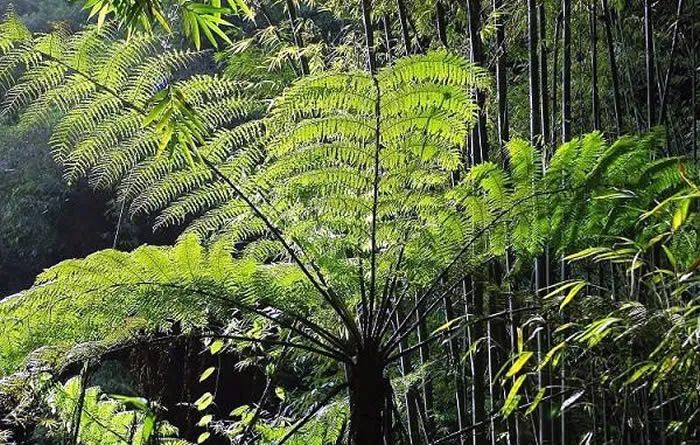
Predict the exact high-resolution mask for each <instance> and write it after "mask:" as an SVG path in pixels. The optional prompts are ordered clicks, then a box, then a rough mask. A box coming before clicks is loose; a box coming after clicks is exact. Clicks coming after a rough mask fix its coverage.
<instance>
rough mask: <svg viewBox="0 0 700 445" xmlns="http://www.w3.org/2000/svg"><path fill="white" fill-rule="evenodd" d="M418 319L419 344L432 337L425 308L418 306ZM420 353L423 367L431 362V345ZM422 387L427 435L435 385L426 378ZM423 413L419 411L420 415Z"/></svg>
mask: <svg viewBox="0 0 700 445" xmlns="http://www.w3.org/2000/svg"><path fill="white" fill-rule="evenodd" d="M416 317H417V318H418V320H419V323H418V329H417V334H418V342H419V343H422V342H423V341H424V340H426V339H427V338H428V337H429V336H430V332H429V331H428V324H427V322H426V320H425V317H423V307H422V306H420V305H419V306H418V307H417V308H416ZM419 353H420V363H421V365H425V364H426V363H428V362H430V347H429V345H427V344H426V345H423V346H421V347H420V349H419ZM421 386H422V388H421V389H422V391H421V392H422V395H423V410H422V412H424V413H425V414H426V421H425V422H423V423H424V429H425V430H426V432H425V434H426V435H428V434H431V433H432V425H431V423H430V416H431V415H432V412H433V383H432V381H431V379H430V377H429V376H428V377H424V378H423V381H422V382H421ZM420 413H421V411H419V414H420Z"/></svg>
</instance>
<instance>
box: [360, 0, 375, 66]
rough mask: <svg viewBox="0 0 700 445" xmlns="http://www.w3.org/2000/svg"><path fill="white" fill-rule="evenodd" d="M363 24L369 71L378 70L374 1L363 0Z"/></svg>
mask: <svg viewBox="0 0 700 445" xmlns="http://www.w3.org/2000/svg"><path fill="white" fill-rule="evenodd" d="M362 24H363V26H364V32H365V50H366V51H367V64H368V65H369V72H370V73H372V74H375V73H376V72H377V58H376V55H375V54H374V27H373V26H372V1H371V0H362Z"/></svg>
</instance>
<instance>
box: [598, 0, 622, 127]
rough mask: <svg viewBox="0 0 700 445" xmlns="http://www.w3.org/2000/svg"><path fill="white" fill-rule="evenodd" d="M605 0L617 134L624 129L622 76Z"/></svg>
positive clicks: (606, 34) (606, 35) (604, 17)
mask: <svg viewBox="0 0 700 445" xmlns="http://www.w3.org/2000/svg"><path fill="white" fill-rule="evenodd" d="M602 2H603V11H602V12H603V24H604V25H605V40H606V43H607V47H608V63H609V65H610V77H611V79H612V88H613V109H614V112H615V130H616V135H618V136H619V135H620V134H621V133H622V131H623V126H622V100H621V99H620V76H619V74H618V70H617V58H616V57H615V46H614V40H613V34H612V24H611V19H610V8H609V7H608V0H602Z"/></svg>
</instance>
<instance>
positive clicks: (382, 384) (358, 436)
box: [348, 345, 391, 445]
mask: <svg viewBox="0 0 700 445" xmlns="http://www.w3.org/2000/svg"><path fill="white" fill-rule="evenodd" d="M383 365H384V363H383V360H382V357H381V354H380V353H379V351H378V350H377V348H376V347H374V346H372V345H367V346H365V347H363V348H362V349H361V350H360V351H358V353H357V355H356V356H355V361H354V363H353V364H351V365H350V366H349V367H348V385H349V387H348V391H349V395H350V437H351V442H352V444H353V445H383V443H384V434H385V428H384V425H385V424H386V423H387V420H389V419H388V418H387V416H391V412H387V411H386V399H387V397H389V395H390V391H389V379H387V378H386V377H385V376H384V366H383Z"/></svg>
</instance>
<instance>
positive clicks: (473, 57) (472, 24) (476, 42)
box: [467, 0, 489, 165]
mask: <svg viewBox="0 0 700 445" xmlns="http://www.w3.org/2000/svg"><path fill="white" fill-rule="evenodd" d="M467 16H468V17H469V59H470V61H471V62H472V63H475V64H477V65H480V66H482V67H483V66H485V65H486V63H485V58H484V49H483V45H482V43H481V1H480V0H467ZM474 98H475V101H476V104H477V106H478V107H479V111H478V121H477V127H476V131H475V132H474V133H473V138H472V162H473V165H477V164H481V163H482V162H484V161H487V160H488V158H489V145H488V129H487V127H486V112H485V111H484V104H485V102H486V97H485V95H484V92H483V91H480V90H476V91H475V92H474Z"/></svg>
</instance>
